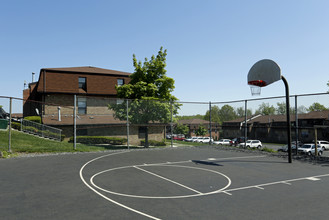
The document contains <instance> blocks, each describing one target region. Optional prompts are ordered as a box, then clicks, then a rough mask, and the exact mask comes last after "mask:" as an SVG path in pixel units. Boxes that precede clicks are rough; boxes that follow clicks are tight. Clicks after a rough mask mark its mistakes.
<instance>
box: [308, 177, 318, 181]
mask: <svg viewBox="0 0 329 220" xmlns="http://www.w3.org/2000/svg"><path fill="white" fill-rule="evenodd" d="M307 179H308V180H312V181H319V180H321V179H319V178H316V177H309V178H307Z"/></svg>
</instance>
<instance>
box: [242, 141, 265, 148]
mask: <svg viewBox="0 0 329 220" xmlns="http://www.w3.org/2000/svg"><path fill="white" fill-rule="evenodd" d="M240 146H241V147H245V146H246V147H247V148H258V149H260V148H261V147H262V146H263V145H262V142H261V141H259V140H248V141H247V142H246V145H245V143H240Z"/></svg>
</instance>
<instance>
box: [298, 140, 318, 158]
mask: <svg viewBox="0 0 329 220" xmlns="http://www.w3.org/2000/svg"><path fill="white" fill-rule="evenodd" d="M317 150H318V155H319V156H321V155H322V153H323V150H322V147H320V146H319V145H318V148H317ZM298 153H301V154H307V155H315V144H312V143H310V144H304V145H303V146H301V147H299V148H298Z"/></svg>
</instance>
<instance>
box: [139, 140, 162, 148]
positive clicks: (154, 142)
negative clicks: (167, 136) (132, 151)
mask: <svg viewBox="0 0 329 220" xmlns="http://www.w3.org/2000/svg"><path fill="white" fill-rule="evenodd" d="M141 145H142V146H144V145H145V141H144V140H143V141H141ZM149 145H150V146H156V147H159V146H166V142H165V140H162V141H155V140H149Z"/></svg>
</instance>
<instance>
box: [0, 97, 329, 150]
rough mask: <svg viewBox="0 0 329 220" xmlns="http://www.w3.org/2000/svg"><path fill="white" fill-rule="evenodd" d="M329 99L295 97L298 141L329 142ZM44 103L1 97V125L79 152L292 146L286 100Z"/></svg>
mask: <svg viewBox="0 0 329 220" xmlns="http://www.w3.org/2000/svg"><path fill="white" fill-rule="evenodd" d="M328 95H329V94H328V93H317V94H303V95H294V96H290V119H291V126H292V127H291V131H292V132H291V136H292V140H293V141H296V142H297V143H298V142H303V143H308V142H314V140H315V139H318V140H324V141H328V140H329V110H328V107H329V103H328V102H329V101H328V100H329V99H328ZM40 100H41V101H33V100H22V99H18V98H11V97H1V96H0V106H2V110H3V111H4V112H5V113H3V112H2V113H1V115H2V116H0V120H6V122H5V123H4V124H6V123H7V124H8V127H10V128H12V129H16V130H22V131H28V132H31V133H34V134H38V135H39V136H43V137H48V138H52V139H56V140H62V141H70V142H71V143H72V147H73V148H74V149H76V143H87V144H102V142H99V141H97V140H96V139H97V138H100V137H106V141H105V142H104V143H105V144H117V145H121V146H126V147H128V148H129V147H131V146H145V145H147V146H159V145H165V144H167V145H168V144H169V145H172V146H173V145H178V144H179V143H180V142H179V140H183V139H187V138H188V137H209V138H210V139H212V140H213V141H214V142H215V143H216V141H219V140H221V139H230V140H232V139H237V138H242V137H243V138H245V139H257V140H260V141H261V142H262V143H263V144H265V145H266V144H274V145H277V146H280V145H283V144H287V133H286V130H287V125H286V111H285V97H283V96H279V97H269V98H258V99H248V100H235V101H226V102H182V101H176V102H168V101H156V100H125V99H116V98H108V97H107V98H105V97H100V96H85V95H65V94H56V95H45V96H43V97H42V98H41V99H40ZM314 103H318V104H319V105H317V106H315V105H314ZM15 112H19V113H15ZM22 112H23V113H22ZM26 116H38V117H40V118H41V124H42V126H41V125H36V124H34V123H33V122H30V121H27V120H26V118H25V117H26ZM1 117H2V118H1ZM24 118H25V120H23V119H24ZM15 123H21V128H18V129H17V128H16V127H15ZM32 127H33V128H35V130H33V129H32ZM0 129H1V128H0ZM32 130H33V131H32ZM0 132H2V133H4V132H7V133H6V135H2V136H1V137H2V142H1V143H2V145H3V146H4V145H5V144H6V143H8V145H9V149H10V148H11V146H10V144H11V140H10V138H11V134H10V133H11V129H8V128H2V129H1V130H0ZM86 139H89V140H88V141H89V142H86ZM182 143H183V142H182ZM184 143H187V142H184ZM207 143H209V144H210V143H211V142H209V141H208V142H207ZM3 146H2V148H3Z"/></svg>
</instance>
